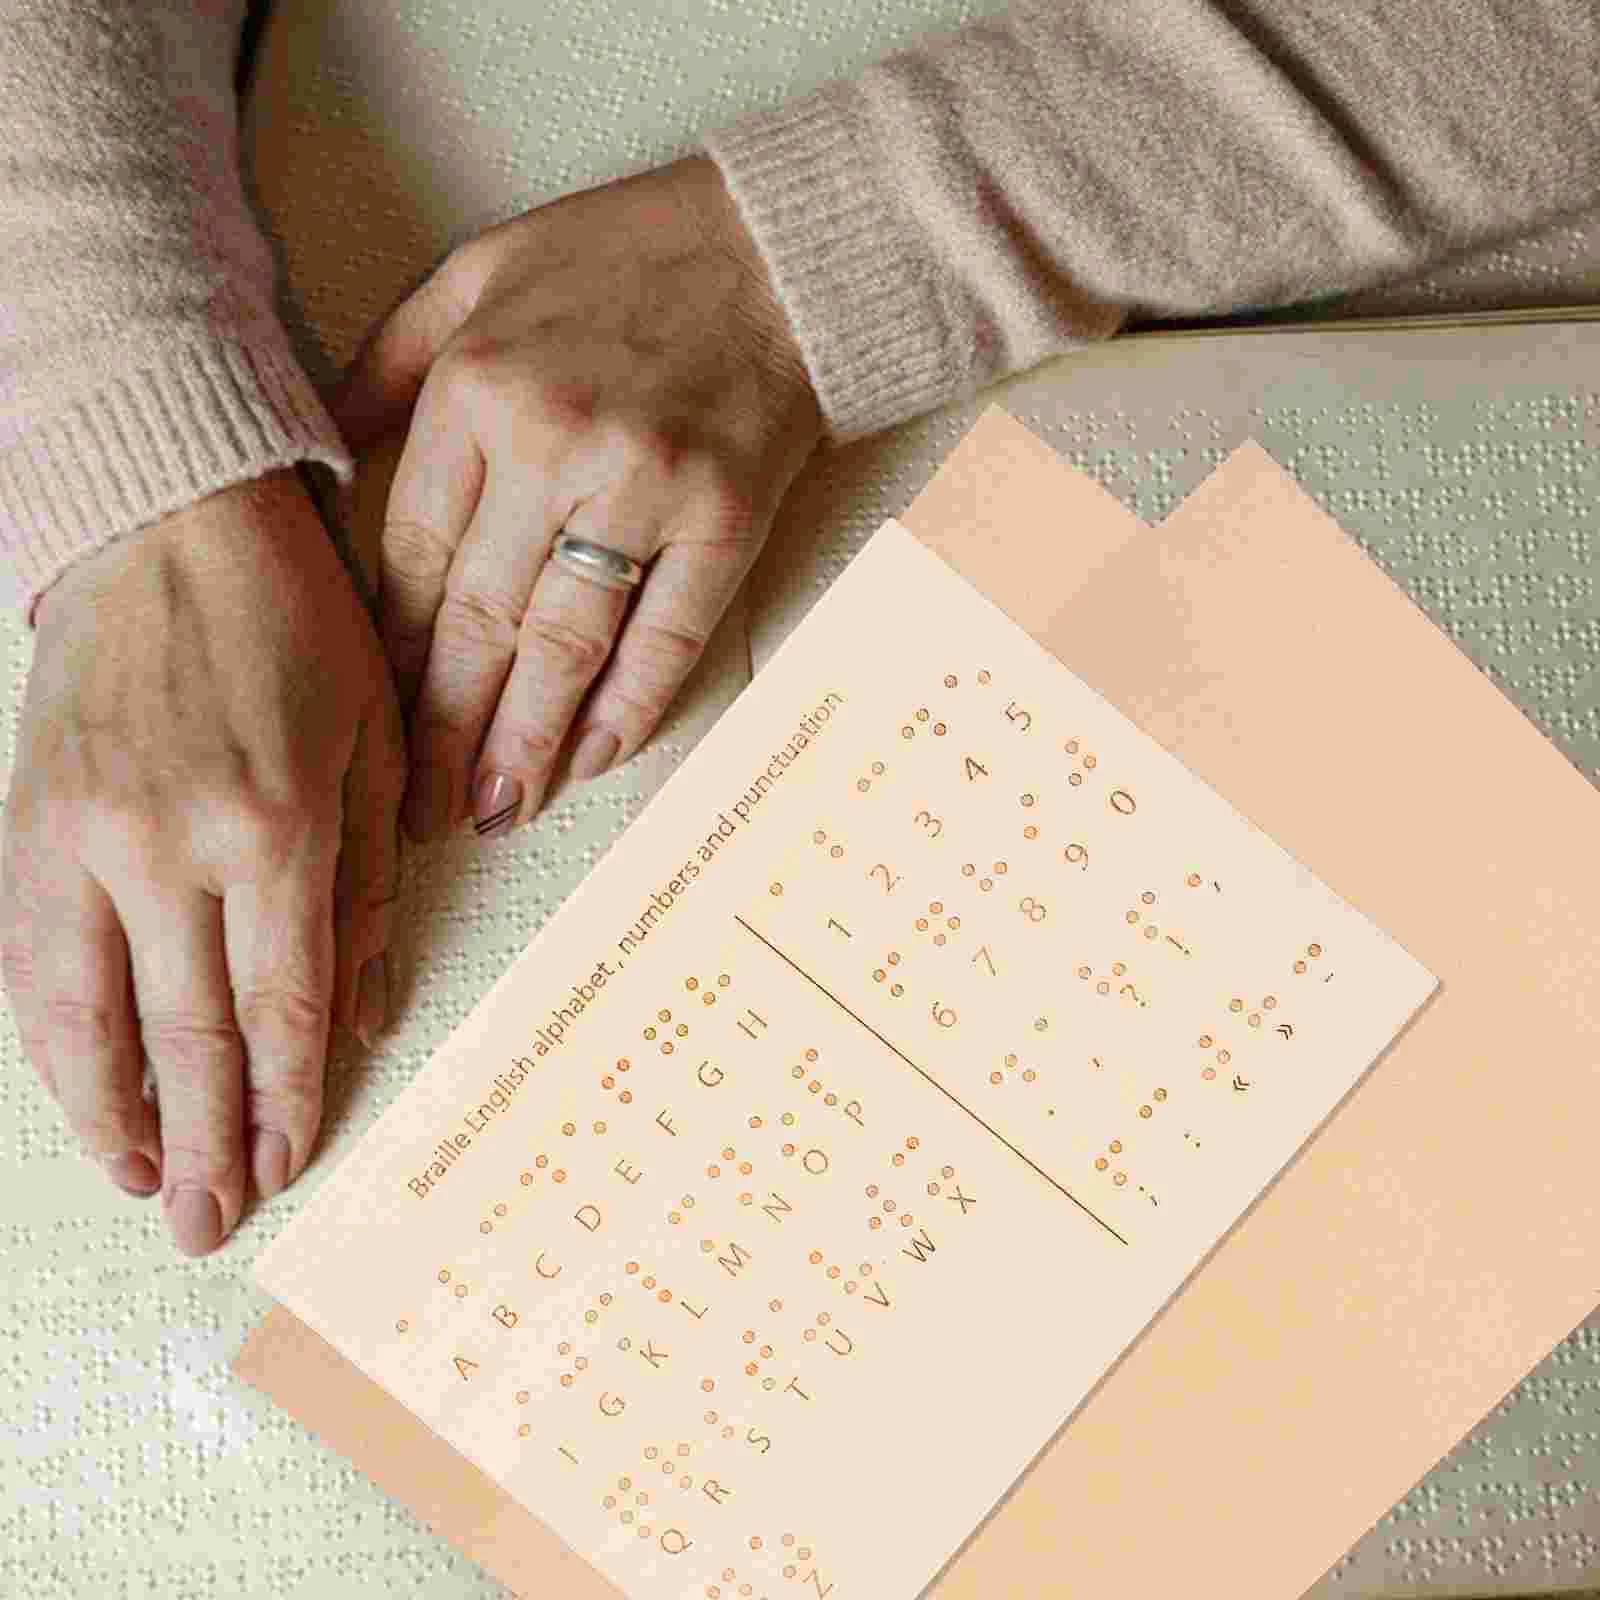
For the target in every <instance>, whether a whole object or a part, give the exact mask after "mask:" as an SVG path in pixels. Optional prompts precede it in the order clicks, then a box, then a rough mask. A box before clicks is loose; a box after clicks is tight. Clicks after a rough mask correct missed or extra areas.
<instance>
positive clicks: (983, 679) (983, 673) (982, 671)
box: [978, 667, 989, 683]
mask: <svg viewBox="0 0 1600 1600" xmlns="http://www.w3.org/2000/svg"><path fill="white" fill-rule="evenodd" d="M988 681H989V669H988V668H987V667H979V668H978V682H979V683H987V682H988Z"/></svg>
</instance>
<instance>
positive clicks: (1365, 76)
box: [700, 0, 1600, 441]
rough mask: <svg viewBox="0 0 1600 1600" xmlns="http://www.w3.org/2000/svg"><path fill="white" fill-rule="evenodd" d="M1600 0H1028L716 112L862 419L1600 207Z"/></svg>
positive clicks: (790, 278) (742, 191)
mask: <svg viewBox="0 0 1600 1600" xmlns="http://www.w3.org/2000/svg"><path fill="white" fill-rule="evenodd" d="M1597 84H1600V7H1597V6H1596V5H1595V4H1594V3H1593V0H1019V3H1017V4H1014V5H1012V6H1011V7H1010V8H1009V9H1008V10H1007V11H1005V12H1004V13H1002V14H1000V15H998V16H994V17H989V18H983V19H980V20H977V21H974V22H972V23H970V24H968V25H966V26H964V27H961V28H959V29H955V30H950V31H946V32H942V33H939V34H936V35H931V36H927V37H925V38H923V39H921V40H919V41H917V42H916V43H914V44H913V45H912V46H911V47H909V48H906V49H902V50H900V51H898V52H897V53H895V54H892V55H889V56H886V57H884V58H883V59H881V60H879V61H876V62H874V63H873V64H872V65H870V66H868V67H867V68H866V69H865V70H863V71H861V72H860V73H859V74H857V75H856V76H854V77H852V78H849V79H844V80H839V81H835V82H830V83H826V84H824V85H823V86H821V87H820V88H818V89H816V90H815V91H813V92H811V93H809V94H806V95H804V96H802V97H800V98H798V99H795V100H792V101H790V102H788V103H787V104H784V105H781V106H779V107H777V108H776V109H774V110H770V111H763V112H760V113H757V114H754V115H749V116H746V117H745V118H743V119H742V120H741V121H738V122H736V123H734V124H732V125H731V126H729V127H726V128H723V129H721V130H719V131H716V132H713V133H710V134H709V135H707V136H706V137H705V138H704V139H703V140H702V141H701V145H700V148H701V150H703V151H704V153H706V154H708V155H709V156H711V158H712V159H713V160H714V161H716V163H717V164H718V167H719V168H720V170H721V172H722V174H723V177H724V180H725V181H726V183H727V185H728V188H729V191H730V193H731V194H732V196H733V199H734V202H735V204H736V206H737V207H738V208H739V211H740V214H741V216H742V217H743V219H744V221H745V223H746V225H747V226H748V227H749V229H750V231H751V233H752V236H753V237H754V239H755V242H756V245H757V247H758V249H759V250H760V252H761V254H762V256H763V258H764V260H765V262H766V264H767V266H768V268H769V270H770V272H771V275H772V277H773V280H774V284H775V287H776V289H777V292H778V295H779V298H780V300H781V301H782V303H783V306H784V309H785V311H786V312H787V314H788V317H789V320H790V323H791V326H792V327H793V328H794V330H795V334H796V338H797V341H798V343H799V345H800V348H801V353H802V355H803V357H804V359H805V361H806V364H807V368H808V372H809V375H810V377H811V381H812V384H813V387H814V388H815V389H816V391H817V394H818V398H819V401H820V403H821V407H822V411H823V417H824V422H825V425H826V426H827V429H828V431H829V433H830V435H831V436H832V437H834V438H835V439H836V440H841V441H842V440H845V439H849V438H851V437H854V436H857V435H861V434H866V433H870V432H873V431H875V430H877V429H880V428H884V427H888V426H890V425H892V424H894V423H897V422H900V421H903V420H905V419H907V418H909V417H912V416H915V415H918V414H920V413H921V412H924V411H928V410H931V409H933V408H935V407H937V406H939V405H942V404H944V403H946V402H948V401H950V400H952V399H954V398H956V397H957V396H962V395H967V396H970V394H971V393H972V392H974V391H976V390H977V389H979V388H981V387H983V386H984V385H985V384H987V383H991V382H994V381H996V380H997V379H999V378H1002V377H1004V376H1007V375H1008V374H1011V373H1014V372H1019V371H1022V370H1024V369H1026V368H1028V367H1032V366H1035V365H1037V364H1038V363H1039V362H1041V361H1043V360H1045V359H1047V358H1049V357H1051V356H1055V355H1060V354H1064V353H1068V352H1070V351H1072V350H1074V349H1081V348H1083V347H1084V346H1085V345H1087V344H1088V343H1089V342H1091V341H1095V340H1101V339H1105V338H1108V337H1111V336H1112V335H1114V334H1116V333H1117V332H1118V331H1119V330H1120V329H1122V328H1123V327H1124V326H1126V325H1127V324H1128V323H1129V322H1131V321H1135V320H1140V319H1144V320H1148V319H1151V318H1159V317H1180V316H1191V317H1192V316H1207V315H1217V316H1221V315H1225V314H1227V313H1228V312H1230V311H1237V310H1240V309H1246V308H1248V309H1260V308H1263V307H1266V306H1272V305H1280V304H1293V303H1296V302H1299V301H1302V300H1310V299H1315V298H1323V297H1326V296H1329V295H1331V294H1337V293H1342V292H1348V291H1352V290H1355V289H1358V288H1366V287H1370V286H1372V285H1374V284H1376V283H1379V282H1381V281H1386V280H1391V279H1397V278H1405V277H1409V276H1413V275H1415V274H1417V273H1419V272H1421V271H1423V270H1426V269H1427V268H1429V267H1430V266H1433V265H1437V264H1438V263H1439V262H1440V261H1441V260H1443V259H1444V258H1446V257H1450V256H1454V255H1457V254H1466V253H1472V252H1474V251H1476V250H1478V249H1480V248H1482V247H1484V246H1486V245H1489V244H1491V243H1494V242H1498V241H1502V240H1505V239H1510V238H1515V237H1517V236H1519V235H1522V234H1525V233H1526V232H1528V231H1530V230H1531V229H1532V228H1534V227H1535V226H1538V225H1541V224H1543V223H1546V222H1548V221H1550V220H1551V219H1553V218H1555V217H1557V216H1559V215H1562V214H1565V213H1572V212H1577V211H1579V210H1582V209H1584V208H1586V207H1588V206H1591V205H1593V204H1594V203H1596V202H1597V201H1600V93H1597V89H1596V85H1597Z"/></svg>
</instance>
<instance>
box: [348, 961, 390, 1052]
mask: <svg viewBox="0 0 1600 1600" xmlns="http://www.w3.org/2000/svg"><path fill="white" fill-rule="evenodd" d="M388 1015H389V963H388V962H387V961H385V960H384V958H383V952H382V951H381V950H380V951H379V952H378V953H377V955H375V956H368V957H367V959H366V961H365V962H364V963H363V964H362V967H361V976H360V977H359V978H358V979H357V980H356V1037H357V1038H358V1039H359V1040H360V1041H361V1042H362V1044H364V1045H366V1046H367V1047H368V1048H369V1049H370V1048H371V1046H372V1041H373V1039H374V1037H376V1035H377V1033H378V1030H379V1029H380V1028H381V1027H382V1026H383V1024H384V1021H385V1019H386V1018H387V1017H388Z"/></svg>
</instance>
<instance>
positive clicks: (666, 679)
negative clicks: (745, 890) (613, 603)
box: [564, 471, 770, 781]
mask: <svg viewBox="0 0 1600 1600" xmlns="http://www.w3.org/2000/svg"><path fill="white" fill-rule="evenodd" d="M769 521H770V518H767V517H763V518H760V519H758V518H757V517H756V515H755V514H754V513H753V512H752V511H751V509H750V505H749V502H748V501H747V500H745V499H744V498H743V497H742V496H741V495H740V494H739V493H737V492H736V491H735V490H733V489H732V488H730V487H727V486H725V485H723V484H722V483H721V482H720V481H719V480H718V479H716V477H715V475H714V474H713V473H711V472H710V471H708V472H707V473H706V475H705V477H704V478H703V480H702V485H701V488H700V489H699V492H697V493H696V494H694V495H692V496H691V497H690V498H689V501H688V503H687V505H686V508H685V510H684V512H683V514H682V515H681V517H680V518H679V519H678V520H677V521H676V522H674V523H673V524H672V525H671V526H670V527H669V529H668V530H667V543H666V545H665V547H664V548H663V549H662V551H661V553H660V555H658V556H657V557H656V558H655V560H654V562H653V563H652V564H651V566H650V570H649V572H648V573H647V574H646V576H645V581H644V583H643V585H642V586H641V588H640V590H639V600H638V604H637V605H636V606H635V607H634V610H633V613H632V615H631V616H630V617H629V618H628V620H627V623H626V625H625V626H624V627H623V629H622V636H621V638H620V639H619V640H618V641H617V645H616V648H615V650H613V651H612V653H611V658H610V660H609V661H608V662H607V664H606V668H605V671H604V672H603V673H602V674H601V675H600V677H599V679H598V680H597V681H596V683H595V685H594V688H593V690H592V691H591V693H590V696H589V701H588V704H587V705H586V706H585V707H584V709H583V712H582V714H581V716H580V717H579V719H578V724H577V726H576V727H575V728H574V729H573V732H572V740H571V745H570V748H571V750H572V759H571V761H570V763H569V764H568V767H567V770H566V773H565V774H564V776H566V777H570V778H572V779H575V780H580V781H581V780H582V779H584V778H592V777H596V776H598V775H599V774H600V773H602V772H604V771H606V770H608V769H609V768H610V767H614V766H615V765H616V764H617V763H618V762H620V761H625V760H627V758H628V757H629V756H631V755H632V754H633V753H634V751H636V750H637V749H638V748H639V747H640V745H642V744H643V743H644V742H645V740H646V739H647V738H649V736H650V734H651V733H652V732H653V731H654V730H655V728H656V725H657V724H658V723H659V722H660V721H661V718H662V717H663V715H665V713H666V710H667V707H668V706H669V705H671V703H672V700H673V697H674V696H675V695H676V694H677V693H678V690H679V689H680V688H681V687H682V685H683V681H684V679H685V678H686V677H687V676H688V675H689V672H690V671H691V669H692V668H693V667H694V664H695V662H697V661H698V660H699V659H700V656H701V655H702V653H703V652H704V650H705V647H706V643H707V641H708V640H709V639H710V637H711V634H712V632H713V631H714V630H715V628H716V626H717V623H718V622H719V621H720V620H721V618H722V615H723V613H724V612H725V611H726V610H727V609H728V606H729V604H730V603H731V602H732V600H733V597H734V595H735V594H736V593H737V592H738V589H739V585H740V584H741V583H742V582H743V581H744V578H745V575H746V574H747V573H748V572H749V570H750V568H751V566H752V565H754V563H755V559H756V556H757V554H758V553H759V551H760V548H761V541H762V538H763V537H764V535H765V531H766V524H767V523H768V522H769ZM612 542H614V541H612Z"/></svg>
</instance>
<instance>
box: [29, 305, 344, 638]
mask: <svg viewBox="0 0 1600 1600" xmlns="http://www.w3.org/2000/svg"><path fill="white" fill-rule="evenodd" d="M304 460H313V461H320V462H322V463H324V464H325V465H326V466H328V467H330V468H332V470H333V471H334V473H335V474H336V476H337V477H338V479H339V481H340V482H341V483H343V484H348V483H349V482H351V480H352V479H353V478H354V476H355V460H354V457H353V456H352V455H351V453H350V451H349V450H348V449H347V448H346V446H345V443H344V440H343V439H342V438H341V436H340V434H339V430H338V428H337V426H336V425H335V423H334V421H333V419H332V417H331V416H330V415H329V414H328V410H327V408H326V406H324V404H323V403H322V399H321V397H320V396H319V395H318V394H317V391H316V389H315V388H314V387H313V386H312V384H311V380H310V379H309V378H308V377H307V376H306V374H305V371H304V369H303V368H302V367H301V365H300V363H299V361H298V360H297V359H296V357H295V356H294V354H293V352H292V350H291V349H290V348H289V344H288V339H287V336H286V335H285V334H284V333H283V331H282V329H281V328H280V327H276V326H274V325H272V324H270V323H269V324H263V325H260V326H258V327H256V328H253V329H252V330H250V332H249V333H248V334H247V335H242V336H239V337H228V336H226V335H223V334H219V333H218V332H216V331H215V330H214V329H212V328H209V327H205V326H196V327H192V328H183V329H179V330H176V331H174V333H173V334H172V336H171V338H170V340H169V341H166V342H164V345H163V348H162V349H161V350H160V351H159V352H158V353H156V354H155V355H153V356H152V357H151V358H149V359H147V360H144V361H142V362H140V364H138V365H136V366H130V367H129V368H127V369H126V370H124V371H120V372H114V373H113V374H112V375H111V376H109V377H108V378H107V379H106V380H105V381H104V382H103V383H101V384H100V385H99V386H98V387H94V388H91V389H90V390H88V392H86V393H83V394H80V395H79V396H78V397H77V398H76V399H75V400H73V401H72V402H71V403H70V404H69V405H67V406H66V407H65V408H64V409H63V410H61V411H58V412H56V413H54V414H53V415H52V416H50V417H49V418H48V420H46V421H44V422H42V423H40V424H39V425H38V426H37V427H35V428H34V429H32V430H31V431H30V432H28V433H27V434H25V435H24V436H23V437H22V439H21V440H20V442H19V443H17V444H15V445H14V446H12V447H11V448H10V449H8V450H5V451H3V452H0V543H3V544H4V547H5V553H6V555H7V557H8V558H9V560H10V562H11V565H12V568H13V571H14V573H15V578H16V594H17V602H18V605H19V606H20V608H21V610H22V613H23V616H24V617H25V618H26V620H27V623H28V626H29V627H30V628H31V627H33V626H34V615H33V613H34V607H35V605H36V604H37V603H38V600H39V597H40V596H41V595H42V594H43V593H44V592H45V590H46V589H48V588H49V587H50V585H51V584H52V583H54V582H55V580H56V579H57V578H58V577H60V575H61V574H62V573H63V572H64V571H66V569H67V568H68V567H69V566H71V565H72V563H73V562H75V561H77V560H79V559H80V558H81V557H83V556H86V555H89V554H90V553H92V552H93V551H95V550H98V549H100V548H101V547H102V546H104V545H107V544H109V543H110V542H111V541H112V540H113V539H115V538H117V537H118V536H119V535H121V534H124V533H130V532H132V531H133V530H134V529H136V528H141V527H144V526H146V525H147V524H149V523H151V522H155V521H157V520H159V519H160V518H161V517H164V516H166V515H168V514H169V513H171V512H173V511H177V510H179V509H181V508H182V507H184V506H187V505H191V504H192V503H193V502H195V501H196V500H199V499H202V498H204V497H205V496H206V495H209V494H215V493H217V492H218V491H219V490H221V489H226V488H229V487H230V486H231V485H233V484H235V483H240V482H243V481H245V480H246V479H249V478H257V477H260V476H262V475H263V474H264V473H267V472H271V471H273V470H275V469H276V468H279V467H285V466H289V465H292V464H293V463H294V462H297V461H304Z"/></svg>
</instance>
